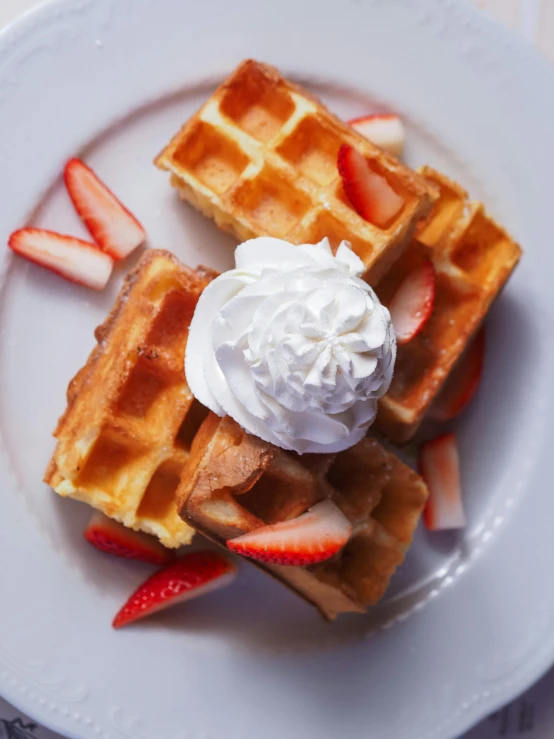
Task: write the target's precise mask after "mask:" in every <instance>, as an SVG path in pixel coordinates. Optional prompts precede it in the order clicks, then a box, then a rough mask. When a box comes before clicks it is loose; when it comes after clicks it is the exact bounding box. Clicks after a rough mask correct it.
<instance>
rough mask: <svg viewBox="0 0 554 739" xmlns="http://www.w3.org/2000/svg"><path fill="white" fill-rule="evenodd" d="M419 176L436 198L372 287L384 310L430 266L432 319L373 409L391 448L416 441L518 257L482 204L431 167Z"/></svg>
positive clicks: (405, 349)
mask: <svg viewBox="0 0 554 739" xmlns="http://www.w3.org/2000/svg"><path fill="white" fill-rule="evenodd" d="M421 174H422V175H423V176H424V177H425V178H426V179H427V180H429V182H431V183H432V184H434V185H435V186H437V187H438V188H439V192H440V196H439V199H438V201H437V203H436V204H435V206H434V208H433V210H432V212H431V214H430V215H429V216H428V218H427V219H426V220H425V221H423V222H422V223H421V224H420V226H419V227H418V231H417V233H416V237H415V239H414V240H413V242H412V244H411V245H410V246H409V247H408V249H407V250H406V251H405V253H404V254H403V255H402V257H400V259H399V260H398V261H397V262H396V263H395V264H394V265H393V267H392V268H391V270H390V271H389V272H388V274H387V275H386V276H385V278H384V279H383V280H382V281H381V282H380V283H379V285H378V287H377V294H378V295H379V298H380V299H381V301H382V302H383V303H384V304H385V305H388V303H389V302H390V300H391V298H392V296H393V295H394V293H395V291H396V289H397V288H398V286H399V285H400V284H401V282H402V281H403V279H404V278H405V277H406V276H407V275H408V274H409V273H410V271H411V270H412V269H413V268H414V267H416V266H417V265H418V264H420V263H421V262H422V260H424V259H425V258H427V257H428V258H430V259H431V261H432V262H433V265H434V268H435V274H436V297H435V306H434V309H433V313H432V315H431V318H430V319H429V321H428V323H427V324H426V325H425V327H424V328H423V330H422V331H421V333H420V334H418V335H417V336H416V337H415V338H414V339H413V340H412V341H410V342H409V343H408V344H405V345H403V346H399V347H398V354H397V358H396V366H395V371H394V377H393V380H392V384H391V387H390V389H389V391H388V393H387V395H386V396H385V397H384V398H382V399H381V401H380V405H379V414H378V418H377V426H376V427H377V428H378V429H379V430H380V431H381V432H382V433H384V434H385V435H386V436H388V438H389V439H391V441H394V442H396V443H403V442H405V441H408V440H409V439H410V438H411V437H412V436H413V435H414V433H415V432H416V430H417V428H418V426H419V424H420V423H421V421H422V419H423V417H424V415H425V413H426V412H427V410H428V409H429V406H430V405H431V403H432V402H433V400H434V398H435V397H436V395H437V393H438V391H439V390H440V388H441V386H442V384H443V382H444V381H445V379H446V377H447V376H448V374H449V372H450V370H451V369H452V367H453V366H454V364H455V363H456V361H457V360H458V359H459V358H460V355H461V354H462V352H463V351H464V349H465V348H466V346H467V344H468V342H469V341H470V339H471V338H472V337H473V335H474V334H475V332H476V331H477V329H478V328H479V325H480V324H481V322H482V321H483V319H484V317H485V315H486V314H487V311H488V310H489V307H490V305H491V303H492V301H493V300H494V298H495V297H496V296H497V295H498V293H499V292H500V290H501V289H502V287H503V286H504V284H505V283H506V281H507V279H508V277H509V276H510V274H511V272H512V270H513V269H514V267H515V266H516V264H517V262H518V260H519V258H520V256H521V249H520V247H519V246H518V245H517V244H516V243H515V242H514V241H513V240H512V239H511V238H510V236H509V235H508V234H507V233H506V231H504V229H503V228H502V227H501V226H499V225H498V224H497V223H495V221H493V220H492V218H490V216H488V215H487V213H486V211H485V209H484V207H483V204H482V203H479V202H471V201H469V200H468V194H467V192H466V191H465V190H464V189H463V188H461V187H460V186H459V185H457V184H456V183H455V182H452V181H451V180H449V179H448V178H447V177H445V176H444V175H442V174H440V173H438V172H435V171H434V170H432V169H431V168H430V167H424V168H423V169H422V170H421Z"/></svg>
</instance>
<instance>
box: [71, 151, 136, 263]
mask: <svg viewBox="0 0 554 739" xmlns="http://www.w3.org/2000/svg"><path fill="white" fill-rule="evenodd" d="M64 179H65V184H66V187H67V191H68V193H69V196H70V197H71V200H72V201H73V205H74V206H75V210H76V211H77V213H78V214H79V215H80V216H81V218H82V220H83V222H84V223H85V225H86V227H87V228H88V230H89V231H90V234H91V236H92V238H93V239H94V240H95V241H96V243H97V244H98V245H99V246H100V248H101V249H102V251H105V252H106V253H107V254H109V255H110V256H111V257H113V259H124V258H125V257H126V256H127V255H128V254H130V253H131V252H132V251H133V250H134V249H136V248H137V247H138V246H140V245H141V244H142V243H143V242H144V240H145V239H146V233H145V231H144V229H143V227H142V226H141V225H140V223H139V222H138V221H137V219H136V218H135V217H134V215H133V214H132V213H131V212H130V211H129V210H128V209H127V208H126V207H125V206H124V205H123V204H122V203H121V202H120V201H119V200H118V198H117V197H116V196H115V195H114V193H113V192H112V191H111V190H110V189H108V187H106V185H105V184H104V183H103V182H102V181H101V180H100V179H99V178H98V177H97V176H96V174H95V173H94V172H93V171H92V170H91V169H90V167H87V165H86V164H85V163H84V162H82V161H81V160H80V159H71V160H70V161H69V162H68V163H67V164H66V167H65V172H64Z"/></svg>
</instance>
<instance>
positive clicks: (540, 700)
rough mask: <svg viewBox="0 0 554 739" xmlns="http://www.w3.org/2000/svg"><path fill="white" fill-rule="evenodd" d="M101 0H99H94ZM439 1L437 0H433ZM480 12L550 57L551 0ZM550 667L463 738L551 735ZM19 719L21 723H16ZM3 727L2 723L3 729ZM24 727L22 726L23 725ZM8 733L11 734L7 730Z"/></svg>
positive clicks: (24, 731)
mask: <svg viewBox="0 0 554 739" xmlns="http://www.w3.org/2000/svg"><path fill="white" fill-rule="evenodd" d="M47 1H48V0H0V28H1V27H3V26H4V25H6V24H7V23H9V22H10V21H11V20H13V19H14V18H15V17H16V16H18V15H19V14H20V13H23V12H25V11H26V10H29V9H30V8H33V7H35V6H36V5H39V4H42V3H43V2H47ZM98 1H99V2H101V0H98ZM437 2H440V0H437ZM473 2H475V3H476V5H478V6H479V7H480V8H481V9H482V10H483V11H484V12H486V13H489V14H490V15H492V16H493V17H495V18H497V19H498V20H500V21H501V22H502V23H505V24H506V25H508V26H511V27H512V28H515V29H517V30H518V31H519V32H520V33H521V34H522V35H523V36H524V37H525V38H527V39H528V40H529V41H531V42H532V43H533V44H535V45H536V46H537V48H538V49H540V51H541V52H542V53H543V54H545V56H547V57H548V58H550V59H551V60H552V61H554V0H473ZM553 695H554V671H552V672H551V673H550V674H549V675H547V676H546V677H545V678H543V680H542V681H541V682H540V683H539V684H538V685H537V686H535V687H534V688H533V689H531V690H530V691H528V692H527V693H525V694H524V695H523V696H521V698H519V699H518V700H516V701H514V702H513V703H512V704H511V705H510V706H507V707H506V708H505V709H504V710H502V711H499V712H498V713H496V714H494V715H493V716H491V717H490V718H489V719H487V721H484V722H483V723H482V724H480V725H479V726H478V727H476V728H475V729H474V730H473V731H471V732H470V733H469V734H467V735H466V737H465V739H495V738H496V737H508V738H513V739H516V737H523V736H525V737H528V738H529V739H549V738H551V737H554V699H553V698H552V696H553ZM13 722H16V724H15V726H21V729H20V731H21V734H18V736H19V735H21V736H29V739H33V737H34V738H35V739H61V738H57V737H55V736H54V735H53V734H51V733H50V732H47V731H45V730H41V729H40V728H39V727H37V728H36V729H35V728H31V727H30V726H28V727H27V726H26V724H28V723H29V722H27V720H26V719H24V718H23V719H21V718H20V714H19V713H18V712H17V711H15V710H14V709H12V708H11V707H10V706H8V705H6V704H5V703H4V702H3V701H2V700H1V699H0V736H5V733H2V732H3V731H5V732H7V731H9V729H8V728H7V727H8V726H14V723H13ZM19 722H21V723H19ZM3 727H6V728H5V730H4V729H3ZM23 727H25V728H23ZM8 735H11V734H8Z"/></svg>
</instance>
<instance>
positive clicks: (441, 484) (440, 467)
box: [419, 434, 466, 531]
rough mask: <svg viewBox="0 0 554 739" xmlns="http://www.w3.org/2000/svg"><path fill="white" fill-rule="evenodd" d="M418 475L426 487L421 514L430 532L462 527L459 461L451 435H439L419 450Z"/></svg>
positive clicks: (463, 520) (464, 519)
mask: <svg viewBox="0 0 554 739" xmlns="http://www.w3.org/2000/svg"><path fill="white" fill-rule="evenodd" d="M419 468H420V472H421V476H422V477H423V479H424V480H425V483H426V484H427V487H428V488H429V498H428V500H427V505H426V507H425V511H424V520H425V524H426V526H427V528H429V529H431V530H432V531H440V530H445V529H459V528H463V527H464V526H465V525H466V516H465V512H464V507H463V503H462V490H461V484H460V458H459V454H458V445H457V443H456V438H455V436H454V434H443V435H442V436H438V437H437V438H436V439H433V440H432V441H428V442H427V443H426V444H423V446H422V447H421V452H420V457H419Z"/></svg>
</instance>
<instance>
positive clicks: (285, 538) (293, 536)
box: [227, 500, 352, 567]
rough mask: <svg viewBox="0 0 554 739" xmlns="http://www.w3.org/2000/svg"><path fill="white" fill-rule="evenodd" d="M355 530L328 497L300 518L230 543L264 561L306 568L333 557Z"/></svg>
mask: <svg viewBox="0 0 554 739" xmlns="http://www.w3.org/2000/svg"><path fill="white" fill-rule="evenodd" d="M351 533H352V524H351V523H350V521H349V520H348V519H347V518H346V516H345V515H344V514H343V513H342V511H340V510H339V509H338V508H337V506H336V505H335V504H334V503H333V502H332V501H330V500H326V501H323V502H322V503H317V505H315V506H314V507H313V508H310V510H309V511H307V512H306V513H303V514H302V515H301V516H298V518H293V519H290V520H289V521H282V522H281V523H278V524H275V525H274V526H263V527H262V528H259V529H256V530H255V531H252V532H250V533H249V534H244V535H243V536H239V537H238V538H237V539H230V540H229V541H228V542H227V546H228V547H229V549H231V550H232V551H233V552H236V553H237V554H242V555H243V556H244V557H250V558H251V559H256V560H259V561H260V562H271V563H272V564H277V565H290V566H293V567H304V566H306V565H311V564H314V563H316V562H323V560H325V559H329V557H332V556H333V555H334V554H336V553H337V552H338V551H339V550H340V549H342V547H343V546H344V545H345V544H346V542H347V541H348V539H349V537H350V534H351Z"/></svg>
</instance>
